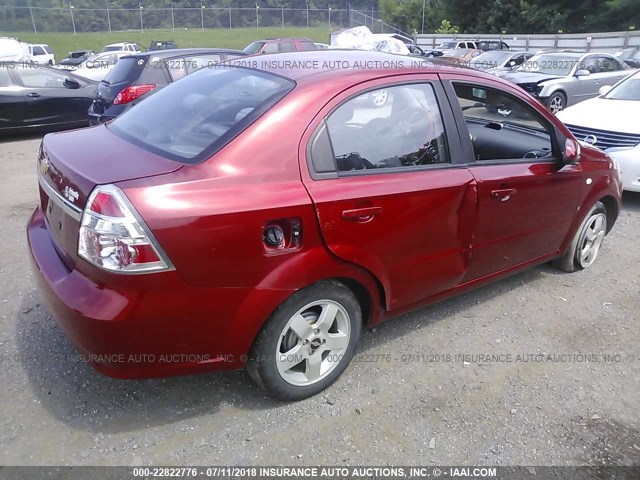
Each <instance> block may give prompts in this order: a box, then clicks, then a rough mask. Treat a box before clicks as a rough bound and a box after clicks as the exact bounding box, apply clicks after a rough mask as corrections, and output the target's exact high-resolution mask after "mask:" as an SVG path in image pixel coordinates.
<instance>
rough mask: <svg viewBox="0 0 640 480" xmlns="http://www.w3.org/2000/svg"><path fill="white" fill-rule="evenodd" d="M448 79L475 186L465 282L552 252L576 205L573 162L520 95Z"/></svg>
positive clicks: (578, 186)
mask: <svg viewBox="0 0 640 480" xmlns="http://www.w3.org/2000/svg"><path fill="white" fill-rule="evenodd" d="M448 77H449V78H450V81H447V82H445V88H446V89H447V92H449V93H450V96H451V98H452V104H453V105H455V104H458V105H459V106H460V107H461V108H459V109H455V110H454V114H455V115H456V117H457V119H458V124H459V125H460V127H461V130H460V132H461V136H462V139H463V140H466V145H467V147H466V148H467V151H468V153H467V154H466V155H467V157H468V161H469V169H470V171H471V173H472V175H473V177H474V178H475V180H476V182H477V191H478V205H477V226H476V228H475V232H474V236H473V243H472V246H471V261H470V263H469V269H468V272H467V274H466V276H465V281H472V280H475V279H478V278H481V277H484V276H487V275H490V274H492V273H496V272H499V271H502V270H506V269H509V268H511V267H515V266H518V265H522V264H524V263H527V262H529V261H534V260H539V259H542V258H543V257H546V256H550V255H553V254H554V253H556V252H557V250H558V249H559V247H560V245H561V243H562V241H563V240H564V238H565V236H566V234H567V228H568V226H569V225H570V224H571V222H573V219H574V217H575V215H576V211H577V207H578V205H579V199H580V197H581V194H582V185H583V174H582V169H581V167H580V164H579V163H578V164H575V165H565V164H564V163H562V162H561V160H560V158H561V154H560V152H558V151H557V147H555V141H554V139H553V138H554V137H553V135H554V133H553V125H552V124H551V122H549V120H548V119H546V118H545V117H544V115H542V114H541V113H540V112H538V111H536V110H535V109H534V108H533V107H531V106H530V105H529V104H528V103H527V102H526V101H525V100H524V98H522V97H520V96H518V95H516V94H514V93H513V92H508V91H505V90H504V87H503V86H501V85H499V84H492V83H489V82H487V80H484V79H483V80H473V81H469V80H468V77H466V78H465V77H459V76H456V75H453V74H450V75H449V76H448ZM463 146H464V145H463Z"/></svg>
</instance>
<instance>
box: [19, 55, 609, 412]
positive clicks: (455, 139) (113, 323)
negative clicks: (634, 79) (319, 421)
mask: <svg viewBox="0 0 640 480" xmlns="http://www.w3.org/2000/svg"><path fill="white" fill-rule="evenodd" d="M273 59H277V60H278V61H277V62H273V61H271V62H268V68H265V69H262V68H261V66H262V64H261V63H260V61H258V60H256V61H253V60H250V59H243V62H244V63H243V62H236V64H231V65H222V66H217V67H215V68H205V69H203V70H201V71H199V72H196V73H194V74H193V75H190V76H189V77H186V78H184V79H183V80H181V81H179V82H176V83H174V84H172V85H170V86H169V87H167V88H165V89H163V90H162V91H161V92H158V94H156V95H154V96H153V97H151V98H149V99H148V100H147V101H145V102H143V103H141V104H140V105H138V106H137V107H136V108H134V109H131V110H130V111H129V112H126V113H125V114H124V115H122V116H121V117H119V118H117V119H116V120H114V121H113V122H111V123H108V124H106V125H101V126H97V127H92V128H86V129H81V130H76V131H72V132H67V133H59V134H50V135H47V136H46V137H45V138H44V141H43V143H42V147H41V150H40V153H39V158H38V181H39V189H40V204H39V205H38V207H37V208H36V210H35V212H34V213H33V216H32V217H31V219H30V221H29V223H28V227H27V235H28V240H29V245H30V249H31V255H32V259H33V265H34V271H35V273H36V277H37V278H38V280H39V284H40V288H41V291H42V293H43V295H44V296H45V297H46V300H47V305H48V306H49V308H50V310H51V311H52V312H53V314H54V316H55V318H56V319H57V321H58V322H59V324H60V325H61V326H62V328H63V329H64V331H65V332H66V334H67V335H68V336H69V338H70V339H71V340H72V341H73V342H74V344H75V345H76V346H77V348H78V349H79V351H80V352H82V353H83V354H84V355H86V358H87V359H88V360H89V361H90V362H91V364H92V365H93V366H94V367H95V368H96V369H97V370H98V371H100V372H102V373H104V374H106V375H109V376H113V377H119V378H141V377H157V376H167V375H178V374H187V373H195V372H204V371H211V370H229V369H241V368H246V370H247V371H248V373H249V374H250V375H251V377H252V378H253V379H254V380H255V381H256V382H257V383H258V384H259V385H260V386H261V387H262V388H264V389H265V390H267V391H268V392H269V393H270V394H271V395H273V396H275V397H277V398H280V399H285V400H295V399H302V398H305V397H308V396H311V395H314V394H316V393H318V392H320V391H322V390H323V389H324V388H326V387H327V386H328V385H330V384H331V383H332V382H334V381H335V380H336V379H337V378H338V376H339V375H340V374H341V373H342V372H343V371H344V370H345V368H346V367H347V365H348V364H349V361H350V360H351V358H352V357H353V355H354V352H355V350H356V347H357V344H358V339H359V336H360V333H361V331H362V329H363V328H366V327H373V326H375V325H377V324H379V323H380V322H382V321H384V320H386V319H389V318H391V317H394V316H397V315H399V314H401V313H404V312H407V311H410V310H414V309H417V308H419V307H422V306H424V305H427V304H430V303H433V302H436V301H438V300H441V299H444V298H446V297H450V296H452V295H455V294H457V293H460V292H464V291H467V290H469V289H471V288H475V287H479V286H481V285H485V284H487V283H489V282H492V281H495V280H497V279H500V278H503V277H505V276H507V275H511V274H514V273H516V272H518V271H521V270H522V269H525V268H528V267H531V266H534V265H538V264H541V263H544V262H548V261H552V262H553V264H554V265H556V266H557V267H558V268H560V269H562V270H564V271H569V272H570V271H574V270H578V269H583V268H587V267H589V266H590V265H591V264H592V263H593V262H594V261H595V259H596V258H597V257H598V253H599V252H600V250H601V246H602V242H603V239H604V237H605V235H606V234H607V233H608V232H609V231H610V230H611V228H612V227H613V225H614V222H615V220H616V217H617V215H618V210H619V207H620V195H621V185H620V173H619V171H618V169H617V166H616V164H615V162H614V160H612V158H611V157H609V156H608V155H607V154H606V153H604V152H602V151H600V150H598V149H595V148H591V147H590V146H588V145H585V144H580V143H578V142H577V141H576V139H575V138H574V137H573V136H572V134H571V133H570V132H569V131H568V130H567V128H565V126H564V125H563V124H562V123H561V122H560V121H558V119H557V118H556V117H555V116H553V115H552V114H550V113H549V112H548V111H547V110H546V109H545V108H544V107H543V106H542V105H541V104H540V103H538V102H537V101H536V100H534V99H533V98H531V97H530V96H528V95H527V94H526V93H525V92H523V91H522V90H521V89H519V88H518V87H517V86H515V85H511V84H509V83H508V82H505V81H502V80H500V79H498V78H496V77H493V76H490V75H486V74H483V73H480V72H477V71H474V70H469V69H463V68H455V67H448V66H443V65H437V64H434V65H433V66H432V67H429V66H428V65H427V66H426V68H425V63H424V62H420V63H419V64H416V65H414V64H413V63H412V62H413V60H412V59H411V57H402V56H395V55H388V54H383V53H379V52H358V51H351V52H348V51H336V52H326V51H325V52H301V53H288V54H281V55H278V56H277V57H276V56H274V57H273ZM297 61H301V63H296V62H297ZM325 62H329V63H332V64H333V65H335V64H336V62H338V64H340V65H341V68H339V69H336V68H325V67H324V66H325V65H326V63H325ZM362 62H365V63H366V65H367V68H362ZM298 65H302V66H304V68H302V67H299V66H298ZM248 67H251V68H248ZM271 67H273V68H271ZM380 92H384V97H385V99H386V101H385V102H374V101H373V100H372V98H378V97H379V95H376V94H378V93H380Z"/></svg>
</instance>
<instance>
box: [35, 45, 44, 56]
mask: <svg viewBox="0 0 640 480" xmlns="http://www.w3.org/2000/svg"><path fill="white" fill-rule="evenodd" d="M33 54H34V55H44V54H45V51H44V49H43V48H42V47H33Z"/></svg>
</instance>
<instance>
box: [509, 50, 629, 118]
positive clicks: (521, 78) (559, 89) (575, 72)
mask: <svg viewBox="0 0 640 480" xmlns="http://www.w3.org/2000/svg"><path fill="white" fill-rule="evenodd" d="M628 73H629V71H628V70H626V69H625V66H624V65H623V64H622V63H621V62H620V61H619V60H618V59H616V58H615V57H614V56H613V55H609V54H608V53H579V52H556V53H541V54H539V55H535V56H533V57H531V58H530V59H529V60H527V61H526V62H524V63H523V64H522V65H521V66H520V67H519V68H518V69H517V70H516V71H515V72H512V73H505V74H504V75H503V76H502V78H504V79H507V80H509V81H511V82H513V83H515V84H517V85H519V86H520V87H522V88H523V89H524V90H526V91H527V92H529V93H530V94H531V95H533V96H535V97H537V98H539V99H540V101H542V102H543V103H544V104H545V105H546V106H547V107H548V108H549V110H550V111H551V112H552V113H557V112H559V111H561V110H564V109H565V108H566V107H567V106H570V105H574V104H576V103H578V102H582V101H583V100H587V99H589V98H593V97H595V96H597V95H598V89H599V88H600V87H601V86H603V85H613V84H614V83H616V82H618V81H620V80H622V79H623V78H624V77H625V76H626V75H627V74H628Z"/></svg>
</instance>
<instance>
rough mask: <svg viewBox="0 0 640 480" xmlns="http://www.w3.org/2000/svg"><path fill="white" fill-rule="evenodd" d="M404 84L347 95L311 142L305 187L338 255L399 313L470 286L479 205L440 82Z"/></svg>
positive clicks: (330, 108) (426, 79)
mask: <svg viewBox="0 0 640 480" xmlns="http://www.w3.org/2000/svg"><path fill="white" fill-rule="evenodd" d="M394 78H396V80H395V81H394V82H393V83H391V80H388V79H387V80H385V81H383V80H378V81H375V82H368V83H365V84H360V85H358V86H357V87H353V88H351V89H349V90H347V91H345V92H343V93H342V94H340V95H339V96H338V97H336V98H335V99H334V100H333V101H332V102H331V103H330V104H329V105H327V106H325V108H324V109H323V110H322V112H321V114H320V116H321V118H324V120H323V121H321V119H320V118H316V120H315V123H313V124H312V125H311V127H310V131H312V132H315V133H314V134H313V136H312V137H311V138H310V139H309V142H308V143H304V142H305V140H304V139H303V144H304V147H303V148H304V149H305V150H303V152H304V153H303V155H304V156H305V157H306V159H307V166H308V168H309V170H310V172H311V173H310V176H309V177H305V176H304V175H303V178H304V182H305V185H306V187H307V189H308V191H309V194H310V195H311V198H312V200H313V202H314V204H315V207H316V210H317V215H318V221H319V224H320V228H321V230H322V234H323V237H324V240H325V242H326V244H327V246H328V248H329V249H330V250H331V251H332V252H333V253H334V254H335V255H337V256H338V257H340V258H342V259H344V260H346V261H348V262H352V263H354V264H357V265H359V266H361V267H363V268H365V269H366V270H368V271H370V272H371V273H373V275H374V276H375V277H376V278H378V279H379V280H380V281H381V282H382V284H383V286H384V289H385V292H386V299H387V300H386V301H387V308H388V309H389V310H394V309H396V308H401V307H403V306H407V305H410V304H412V303H415V302H419V301H421V300H424V299H425V298H428V297H430V296H432V295H435V294H437V293H439V292H442V291H444V290H447V289H449V288H452V287H454V286H456V285H457V284H458V283H459V282H460V280H461V278H462V277H463V275H464V272H465V269H466V261H467V258H468V245H469V243H470V241H471V232H472V228H473V227H472V225H473V220H474V218H473V205H474V203H475V192H474V189H473V186H472V183H473V177H472V176H471V174H470V173H469V170H467V168H465V167H464V166H460V165H458V164H457V163H456V162H457V160H458V158H459V156H460V142H459V138H458V137H457V132H456V130H455V124H454V122H453V118H452V114H451V109H450V107H449V105H448V103H447V102H446V100H445V101H443V90H442V86H441V84H440V82H439V81H438V78H437V76H436V75H421V76H420V77H419V78H420V80H419V81H416V79H415V78H416V77H415V76H413V77H407V78H404V79H403V78H398V77H394ZM402 80H404V81H405V82H406V83H402ZM381 89H384V90H385V91H386V95H387V101H386V102H385V103H384V105H382V106H377V105H376V104H375V103H374V102H373V101H372V98H373V97H374V96H375V95H372V93H375V91H376V90H381ZM307 147H308V148H307ZM303 168H305V167H304V166H303Z"/></svg>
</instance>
